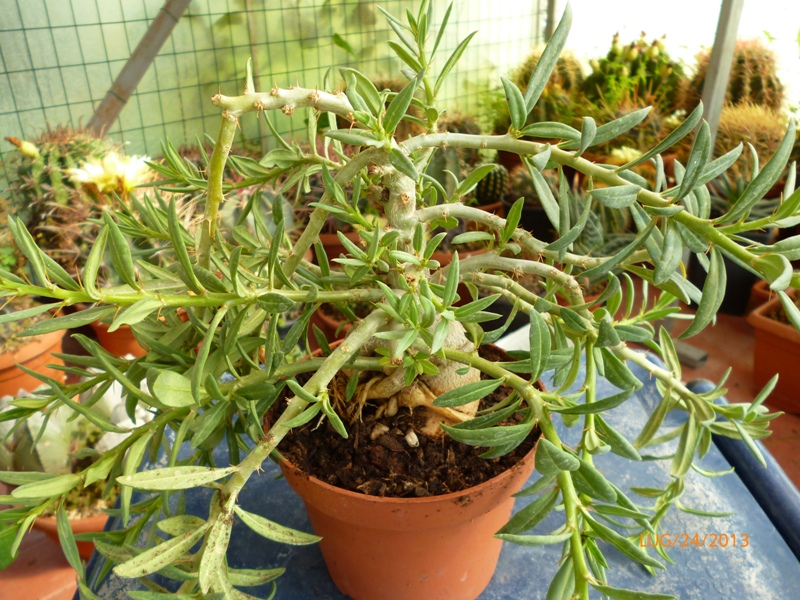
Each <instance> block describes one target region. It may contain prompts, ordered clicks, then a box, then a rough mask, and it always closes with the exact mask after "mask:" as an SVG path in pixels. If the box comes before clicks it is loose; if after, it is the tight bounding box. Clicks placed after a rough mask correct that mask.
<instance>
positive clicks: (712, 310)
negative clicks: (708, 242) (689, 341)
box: [680, 247, 727, 339]
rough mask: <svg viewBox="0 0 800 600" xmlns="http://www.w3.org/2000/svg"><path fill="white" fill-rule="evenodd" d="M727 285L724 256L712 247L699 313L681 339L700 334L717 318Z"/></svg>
mask: <svg viewBox="0 0 800 600" xmlns="http://www.w3.org/2000/svg"><path fill="white" fill-rule="evenodd" d="M726 284H727V276H726V273H725V263H724V262H723V260H722V255H721V254H720V251H719V250H717V248H716V247H712V248H711V261H710V264H709V267H708V276H707V277H706V282H705V284H704V285H703V296H702V298H701V300H700V304H699V305H698V306H697V312H696V313H695V315H694V320H692V324H691V325H690V326H689V328H688V329H687V330H686V331H684V332H683V333H682V334H681V335H680V338H681V339H685V338H689V337H692V336H693V335H696V334H698V333H700V332H701V331H702V330H703V329H705V327H706V325H708V324H709V323H710V322H711V319H713V318H714V317H715V316H716V314H717V311H718V310H719V307H720V306H721V305H722V300H723V299H724V298H725V288H726Z"/></svg>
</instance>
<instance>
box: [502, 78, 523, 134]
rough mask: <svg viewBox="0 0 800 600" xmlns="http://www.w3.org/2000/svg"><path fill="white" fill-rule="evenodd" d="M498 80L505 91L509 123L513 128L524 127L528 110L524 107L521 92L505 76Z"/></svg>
mask: <svg viewBox="0 0 800 600" xmlns="http://www.w3.org/2000/svg"><path fill="white" fill-rule="evenodd" d="M500 80H501V81H502V82H503V89H504V90H505V93H506V101H507V102H508V114H509V115H510V116H511V125H512V126H513V127H514V129H518V130H519V129H522V128H523V127H525V120H526V119H527V118H528V111H527V110H526V108H525V99H524V98H523V97H522V92H520V91H519V88H518V87H517V86H516V84H515V83H513V82H512V81H510V80H508V79H507V78H505V77H501V78H500Z"/></svg>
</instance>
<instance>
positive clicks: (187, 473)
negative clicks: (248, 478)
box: [117, 466, 236, 491]
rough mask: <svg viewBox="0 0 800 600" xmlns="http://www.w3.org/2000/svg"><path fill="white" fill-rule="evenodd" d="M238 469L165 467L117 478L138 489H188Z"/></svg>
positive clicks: (119, 481) (122, 482)
mask: <svg viewBox="0 0 800 600" xmlns="http://www.w3.org/2000/svg"><path fill="white" fill-rule="evenodd" d="M234 471H236V467H226V468H224V469H213V468H211V467H192V466H185V467H164V468H162V469H152V470H149V471H142V472H141V473H135V474H133V475H125V476H123V477H118V478H117V483H119V484H120V485H127V486H130V487H133V488H136V489H137V490H159V491H160V490H186V489H190V488H194V487H199V486H201V485H206V484H209V483H213V482H214V481H217V480H219V479H222V478H223V477H226V476H228V475H230V474H231V473H233V472H234Z"/></svg>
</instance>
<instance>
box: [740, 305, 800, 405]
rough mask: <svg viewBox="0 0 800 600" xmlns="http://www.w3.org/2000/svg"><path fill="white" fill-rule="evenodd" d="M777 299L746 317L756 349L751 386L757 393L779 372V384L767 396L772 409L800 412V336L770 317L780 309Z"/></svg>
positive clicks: (795, 331) (791, 328)
mask: <svg viewBox="0 0 800 600" xmlns="http://www.w3.org/2000/svg"><path fill="white" fill-rule="evenodd" d="M780 304H781V301H780V298H774V299H772V300H770V301H769V302H767V303H766V304H763V305H761V306H759V307H758V308H756V309H755V310H754V311H753V312H751V313H750V314H749V315H748V316H747V322H748V323H750V325H752V326H753V327H754V328H755V338H756V347H755V355H754V358H753V387H754V390H756V392H759V391H761V389H762V388H763V387H764V386H765V385H766V383H767V382H768V381H769V380H770V379H772V377H773V376H774V375H775V373H780V378H779V379H778V384H777V385H776V386H775V390H774V391H773V392H772V394H770V397H769V400H768V403H769V405H770V406H771V407H772V408H776V409H779V410H783V411H786V412H791V413H800V401H798V396H797V390H798V389H800V370H798V368H797V364H798V361H800V333H798V332H797V330H795V328H794V327H792V326H791V325H787V324H786V323H781V322H779V321H776V320H775V319H772V318H770V317H769V316H767V315H769V314H770V313H771V312H773V311H775V310H776V309H779V308H780Z"/></svg>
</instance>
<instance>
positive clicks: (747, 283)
mask: <svg viewBox="0 0 800 600" xmlns="http://www.w3.org/2000/svg"><path fill="white" fill-rule="evenodd" d="M742 237H746V238H747V239H749V240H753V241H754V242H757V243H759V244H766V243H767V242H769V240H770V238H771V237H772V231H771V230H770V231H764V232H749V233H745V234H742ZM723 260H724V261H725V272H726V273H727V283H726V285H725V298H724V299H723V300H722V305H721V306H720V308H719V310H720V312H722V313H725V314H726V315H736V316H741V315H743V314H745V313H746V312H747V306H748V305H749V304H750V290H751V288H752V287H753V284H754V283H755V282H756V280H757V279H758V277H757V276H756V275H754V274H753V273H751V272H750V271H747V270H746V269H743V268H742V267H740V266H739V265H737V264H736V263H735V262H733V261H732V260H730V259H728V258H727V257H724V259H723ZM689 281H691V282H692V283H693V284H694V285H695V286H697V287H698V288H699V289H701V290H702V289H703V284H705V282H706V272H705V270H704V269H703V267H702V266H701V265H700V261H698V260H697V256H695V255H694V254H691V255H690V256H689ZM693 306H694V305H693ZM695 308H696V307H695Z"/></svg>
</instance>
